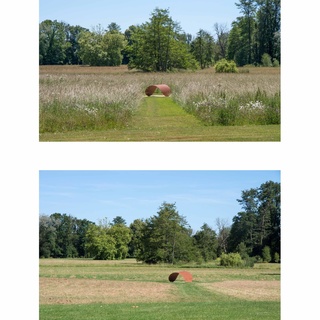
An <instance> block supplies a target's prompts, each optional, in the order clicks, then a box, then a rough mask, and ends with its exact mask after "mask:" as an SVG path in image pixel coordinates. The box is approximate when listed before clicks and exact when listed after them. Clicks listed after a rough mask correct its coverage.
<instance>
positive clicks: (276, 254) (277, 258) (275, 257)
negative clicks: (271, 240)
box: [273, 252, 280, 263]
mask: <svg viewBox="0 0 320 320" xmlns="http://www.w3.org/2000/svg"><path fill="white" fill-rule="evenodd" d="M273 260H274V262H275V263H279V262H280V255H279V253H278V252H275V254H274V258H273Z"/></svg>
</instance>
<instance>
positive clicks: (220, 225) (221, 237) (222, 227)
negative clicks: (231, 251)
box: [216, 218, 230, 256]
mask: <svg viewBox="0 0 320 320" xmlns="http://www.w3.org/2000/svg"><path fill="white" fill-rule="evenodd" d="M216 226H217V229H218V236H217V237H218V249H217V253H218V256H220V255H221V253H227V249H228V240H229V234H230V226H229V223H228V222H227V220H225V219H220V218H217V219H216Z"/></svg>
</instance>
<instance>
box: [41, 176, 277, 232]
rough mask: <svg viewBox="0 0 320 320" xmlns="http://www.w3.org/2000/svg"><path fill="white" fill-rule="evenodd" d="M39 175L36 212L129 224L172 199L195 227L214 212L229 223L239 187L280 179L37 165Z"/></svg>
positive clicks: (210, 221) (213, 224)
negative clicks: (50, 168) (57, 213)
mask: <svg viewBox="0 0 320 320" xmlns="http://www.w3.org/2000/svg"><path fill="white" fill-rule="evenodd" d="M39 179H40V180H39V186H40V196H39V200H40V214H46V215H50V214H52V213H55V212H59V213H66V214H70V215H71V216H73V217H76V218H79V219H88V220H90V221H93V222H96V223H97V222H99V220H100V219H103V218H108V220H109V221H110V222H111V221H112V219H113V218H114V217H116V216H122V217H123V218H124V219H125V220H126V222H127V224H128V225H129V224H130V223H131V222H132V221H133V220H134V219H137V218H143V219H145V218H149V217H151V216H153V215H155V214H156V213H157V211H158V209H159V207H160V205H161V204H162V203H163V202H164V201H166V202H170V203H176V208H177V210H178V211H179V213H180V214H181V215H183V216H185V217H186V219H187V221H188V223H189V224H190V226H191V227H192V228H193V230H194V231H196V230H199V229H200V227H201V226H202V225H203V223H204V222H206V223H208V224H209V225H210V226H211V227H212V228H214V229H215V228H216V219H217V218H220V219H221V220H222V219H223V220H226V221H228V222H229V224H231V223H232V218H233V217H234V216H235V215H236V214H237V213H238V212H239V211H241V207H240V206H239V204H238V202H237V199H240V198H241V191H243V190H247V189H250V188H256V187H259V186H260V185H261V184H262V183H264V182H266V181H269V180H272V181H275V182H280V171H278V170H266V171H258V170H254V171H246V170H240V171H233V170H232V171H223V170H219V171H201V170H158V171H153V170H110V171H94V170H66V171H63V170H49V171H47V170H41V171H40V172H39Z"/></svg>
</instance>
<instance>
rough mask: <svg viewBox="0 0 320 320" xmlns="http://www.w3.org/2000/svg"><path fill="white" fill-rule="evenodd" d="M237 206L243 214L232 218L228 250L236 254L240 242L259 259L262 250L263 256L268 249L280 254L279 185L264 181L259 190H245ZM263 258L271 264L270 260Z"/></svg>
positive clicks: (240, 213)
mask: <svg viewBox="0 0 320 320" xmlns="http://www.w3.org/2000/svg"><path fill="white" fill-rule="evenodd" d="M238 202H239V203H240V205H241V206H242V208H243V210H244V211H242V212H239V213H238V215H237V216H235V217H234V218H233V224H232V227H231V231H230V236H229V250H230V251H235V250H237V249H238V245H239V243H240V242H243V243H244V244H245V245H246V247H247V250H248V252H249V253H250V254H252V255H262V247H265V249H264V250H265V254H267V253H268V250H270V248H272V251H273V252H280V184H279V183H275V182H273V181H267V182H266V183H263V184H262V185H261V186H260V187H259V188H252V189H249V190H244V191H242V196H241V199H239V200H238ZM268 248H269V249H268ZM269 254H270V252H269ZM262 256H263V255H262ZM265 258H266V259H267V260H269V259H270V260H269V261H271V256H270V257H267V256H266V257H263V259H264V260H265Z"/></svg>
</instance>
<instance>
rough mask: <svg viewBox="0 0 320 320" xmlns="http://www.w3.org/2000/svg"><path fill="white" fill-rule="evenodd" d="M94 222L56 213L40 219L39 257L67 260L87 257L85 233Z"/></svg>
mask: <svg viewBox="0 0 320 320" xmlns="http://www.w3.org/2000/svg"><path fill="white" fill-rule="evenodd" d="M91 224H93V222H91V221H88V220H86V219H82V220H80V219H77V218H74V217H72V216H70V215H66V214H60V213H54V214H52V215H50V216H46V215H41V216H40V218H39V257H40V258H50V257H52V258H67V257H71V258H74V257H84V256H85V249H84V246H85V233H86V232H87V230H88V228H89V226H90V225H91Z"/></svg>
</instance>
